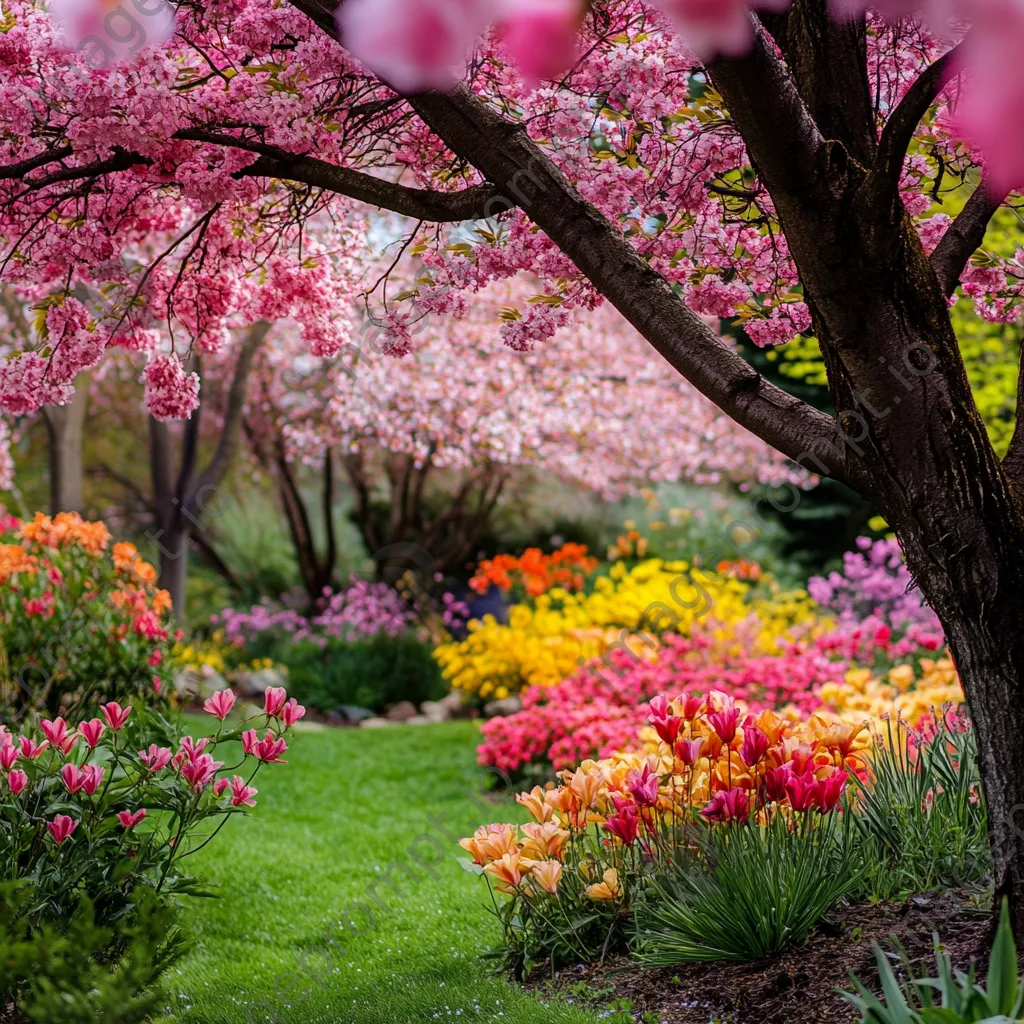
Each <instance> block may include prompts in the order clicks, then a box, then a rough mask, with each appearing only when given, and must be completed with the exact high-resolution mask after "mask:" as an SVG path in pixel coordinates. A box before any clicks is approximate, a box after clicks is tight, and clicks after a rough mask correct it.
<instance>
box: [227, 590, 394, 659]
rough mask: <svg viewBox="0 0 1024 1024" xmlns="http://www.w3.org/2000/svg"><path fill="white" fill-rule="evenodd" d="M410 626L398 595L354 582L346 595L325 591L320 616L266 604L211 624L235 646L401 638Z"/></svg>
mask: <svg viewBox="0 0 1024 1024" xmlns="http://www.w3.org/2000/svg"><path fill="white" fill-rule="evenodd" d="M411 621H412V613H411V612H410V610H409V608H408V607H407V606H406V604H405V602H404V601H403V600H402V598H401V596H400V595H399V594H398V593H397V591H395V590H394V589H393V588H392V587H390V586H388V584H386V583H368V582H367V581H366V580H361V579H358V578H357V577H355V576H352V577H351V579H350V585H349V586H348V587H346V588H345V589H344V590H339V591H332V590H331V589H330V588H328V587H325V588H324V592H323V596H322V598H321V601H320V608H319V610H318V611H317V612H316V613H315V614H313V615H310V616H306V615H303V614H302V613H301V612H299V611H297V610H296V609H295V608H290V607H287V606H286V605H284V606H282V605H278V606H274V605H273V604H272V603H271V602H270V601H268V600H264V601H262V602H260V603H259V604H254V605H253V606H252V607H251V608H250V609H249V610H248V611H235V610H234V609H232V608H228V609H226V610H225V611H223V612H222V613H221V614H220V615H218V616H214V622H217V623H220V624H221V625H222V626H223V627H224V633H225V636H226V638H227V639H228V641H229V642H231V643H234V644H238V645H242V644H246V643H251V642H253V641H255V640H257V639H258V638H259V636H260V634H261V633H265V632H267V631H274V632H278V633H285V634H288V635H289V636H290V638H291V639H292V640H295V641H299V640H313V641H314V642H317V643H320V644H325V643H326V642H327V639H328V638H330V637H333V638H336V639H340V640H364V639H368V638H369V637H372V636H377V635H378V634H380V633H383V634H385V635H387V636H401V635H402V634H403V633H404V632H405V631H406V630H407V629H408V627H409V624H410V622H411Z"/></svg>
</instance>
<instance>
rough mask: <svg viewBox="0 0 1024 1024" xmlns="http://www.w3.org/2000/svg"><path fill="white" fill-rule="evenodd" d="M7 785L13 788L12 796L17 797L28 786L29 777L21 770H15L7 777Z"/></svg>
mask: <svg viewBox="0 0 1024 1024" xmlns="http://www.w3.org/2000/svg"><path fill="white" fill-rule="evenodd" d="M7 785H8V786H10V787H11V794H12V795H13V796H17V795H18V794H19V793H20V792H21V791H22V790H23V789H24V788H25V787H26V786H27V785H28V776H27V775H26V774H25V773H24V772H23V771H21V769H20V768H15V769H13V770H12V771H11V773H10V774H9V775H8V776H7Z"/></svg>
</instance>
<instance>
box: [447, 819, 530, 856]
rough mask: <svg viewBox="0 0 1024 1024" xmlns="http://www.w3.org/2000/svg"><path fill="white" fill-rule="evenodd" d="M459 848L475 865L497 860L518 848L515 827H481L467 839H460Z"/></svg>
mask: <svg viewBox="0 0 1024 1024" xmlns="http://www.w3.org/2000/svg"><path fill="white" fill-rule="evenodd" d="M459 846H461V847H462V848H463V849H464V850H465V851H466V852H467V853H469V854H470V856H471V857H472V858H473V860H474V861H475V862H476V863H477V864H487V863H488V862H490V861H492V860H499V859H500V858H501V857H503V856H504V855H505V854H507V853H510V852H511V851H513V850H516V849H517V848H518V846H519V840H518V834H517V829H516V826H515V825H481V826H480V827H479V828H478V829H477V830H476V831H475V832H474V833H473V835H472V836H471V837H470V838H468V839H460V840H459Z"/></svg>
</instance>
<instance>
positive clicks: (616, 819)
mask: <svg viewBox="0 0 1024 1024" xmlns="http://www.w3.org/2000/svg"><path fill="white" fill-rule="evenodd" d="M601 827H602V828H604V829H606V830H607V831H609V832H611V834H612V835H613V836H617V837H618V838H619V839H620V840H621V841H622V842H623V843H624V844H625V845H626V846H632V845H633V843H635V842H636V837H637V836H638V835H639V834H640V818H639V817H638V815H637V809H636V806H635V805H632V804H630V805H628V806H623V807H620V808H619V811H618V814H616V815H614V816H613V817H611V818H609V819H608V820H607V821H606V822H604V824H603V825H602V826H601Z"/></svg>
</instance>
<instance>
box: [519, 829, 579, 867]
mask: <svg viewBox="0 0 1024 1024" xmlns="http://www.w3.org/2000/svg"><path fill="white" fill-rule="evenodd" d="M522 830H523V834H524V835H525V836H526V841H525V842H524V843H523V845H522V851H521V852H522V853H523V854H524V855H525V856H527V857H533V858H535V859H537V860H541V859H543V858H545V857H557V858H559V859H560V858H561V856H562V850H563V847H564V846H565V841H566V840H567V839H568V838H569V835H570V833H569V831H568V829H564V828H562V827H561V826H560V825H559V824H558V822H557V821H548V822H545V823H544V824H543V825H542V824H540V823H538V822H536V821H531V822H527V824H525V825H523V826H522Z"/></svg>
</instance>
